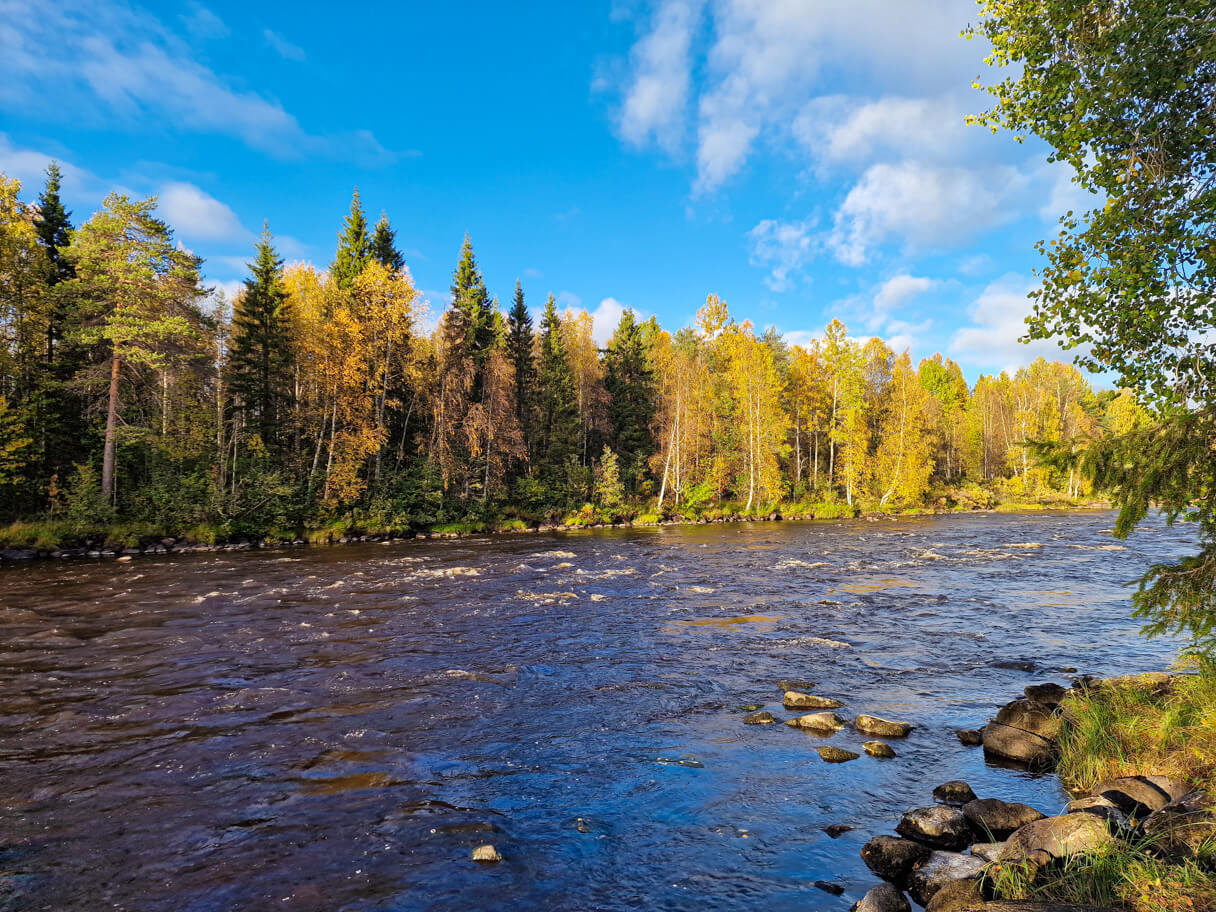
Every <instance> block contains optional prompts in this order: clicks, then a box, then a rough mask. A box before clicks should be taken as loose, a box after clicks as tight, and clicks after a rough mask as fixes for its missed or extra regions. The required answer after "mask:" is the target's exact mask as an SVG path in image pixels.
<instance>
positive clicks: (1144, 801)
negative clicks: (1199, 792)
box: [1090, 776, 1191, 817]
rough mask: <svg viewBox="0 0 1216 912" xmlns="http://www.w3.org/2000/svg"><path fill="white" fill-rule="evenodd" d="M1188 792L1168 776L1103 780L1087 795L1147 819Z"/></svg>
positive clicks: (1181, 784) (1134, 815)
mask: <svg viewBox="0 0 1216 912" xmlns="http://www.w3.org/2000/svg"><path fill="white" fill-rule="evenodd" d="M1190 790H1191V789H1190V786H1189V785H1187V784H1186V783H1185V782H1183V781H1182V780H1180V779H1174V778H1173V777H1171V776H1122V777H1120V778H1118V779H1104V780H1103V781H1101V782H1099V783H1098V784H1097V785H1095V786H1094V787H1093V788H1092V789H1091V790H1090V791H1091V792H1092V794H1094V795H1097V796H1100V797H1102V798H1105V799H1107V800H1108V801H1110V802H1112V803H1113V804H1114V805H1115V806H1116V807H1117V808H1119V810H1121V811H1122V812H1123V813H1125V814H1129V815H1131V816H1132V817H1147V816H1148V815H1149V814H1151V813H1152V812H1153V811H1159V810H1161V809H1162V808H1163V807H1165V806H1166V805H1167V804H1170V803H1171V802H1174V801H1177V800H1178V799H1180V798H1182V797H1183V796H1184V795H1186V794H1187V793H1188V792H1190Z"/></svg>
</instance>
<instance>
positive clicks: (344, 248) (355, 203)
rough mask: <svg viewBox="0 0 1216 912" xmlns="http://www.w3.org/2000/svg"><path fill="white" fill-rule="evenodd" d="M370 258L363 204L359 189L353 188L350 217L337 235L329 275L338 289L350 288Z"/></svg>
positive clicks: (369, 243) (370, 242) (370, 248)
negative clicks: (335, 251)
mask: <svg viewBox="0 0 1216 912" xmlns="http://www.w3.org/2000/svg"><path fill="white" fill-rule="evenodd" d="M371 258H372V241H371V238H370V237H368V234H367V216H366V215H364V214H363V203H362V201H361V200H360V199H359V188H358V187H356V188H355V192H354V195H353V196H352V197H351V201H350V215H348V216H347V217H346V220H345V221H344V222H343V223H342V231H341V232H339V233H338V251H337V253H336V254H335V255H334V262H333V265H332V266H330V267H329V271H330V274H331V275H332V276H333V278H334V281H335V282H337V283H338V287H339V288H350V286H351V283H353V282H354V281H355V279H356V277H358V275H359V273H361V272H362V271H363V267H364V266H366V265H367V264H368V262H369V261H370V260H371Z"/></svg>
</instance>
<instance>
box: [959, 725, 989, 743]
mask: <svg viewBox="0 0 1216 912" xmlns="http://www.w3.org/2000/svg"><path fill="white" fill-rule="evenodd" d="M954 736H955V737H956V738H958V740H959V743H960V744H962V745H963V747H979V746H980V745H981V744H983V743H984V733H983V732H981V731H979V730H978V729H975V728H960V729H958V730H957V731H955V733H954Z"/></svg>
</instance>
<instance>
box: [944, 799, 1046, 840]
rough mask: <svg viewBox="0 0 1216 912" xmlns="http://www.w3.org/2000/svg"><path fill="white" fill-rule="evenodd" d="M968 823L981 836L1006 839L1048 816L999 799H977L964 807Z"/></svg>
mask: <svg viewBox="0 0 1216 912" xmlns="http://www.w3.org/2000/svg"><path fill="white" fill-rule="evenodd" d="M963 814H964V816H966V818H967V821H968V822H969V823H970V824H971V826H972V828H974V830H975V832H976V833H978V834H979V835H981V836H984V835H987V834H991V836H992V838H993V839H1006V838H1008V837H1009V836H1011V835H1013V833H1014V831H1015V830H1020V829H1021V828H1022V827H1024V826H1026V824H1028V823H1034V822H1035V821H1036V820H1042V819H1043V818H1044V817H1046V816H1047V815H1046V814H1042V813H1040V812H1038V811H1036V810H1035V809H1034V808H1032V807H1030V806H1029V805H1025V804H1014V803H1010V802H1007V801H1001V800H1000V799H999V798H977V799H975V800H974V801H969V802H967V803H966V804H964V805H963Z"/></svg>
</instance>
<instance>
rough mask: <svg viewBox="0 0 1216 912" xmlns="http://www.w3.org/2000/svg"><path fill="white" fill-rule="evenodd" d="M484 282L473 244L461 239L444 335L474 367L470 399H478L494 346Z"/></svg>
mask: <svg viewBox="0 0 1216 912" xmlns="http://www.w3.org/2000/svg"><path fill="white" fill-rule="evenodd" d="M495 309H496V308H494V307H493V306H492V305H491V303H490V294H489V292H487V291H486V283H485V281H484V280H483V279H482V277H481V271H480V270H479V269H478V268H477V258H476V257H475V256H474V255H473V242H472V241H470V240H469V236H468V235H467V234H466V235H465V236H464V244H463V245H461V248H460V262H459V263H458V264H457V265H456V271H455V272H454V273H453V274H452V308H451V311H450V312H449V313H448V318H447V322H446V327H445V332H446V333H447V335H448V344H449V345H459V346H460V347H461V349H462V350H463V351H464V353H465V354H467V355H468V356H469V357H470V358H472V359H473V363H474V365H475V367H476V371H477V375H478V380H477V381H476V382H475V383H474V391H473V392H474V395H473V398H474V399H477V398H479V397H480V390H481V383H480V374H481V369H482V367H483V366H484V365H485V360H486V358H487V357H488V356H489V353H490V350H491V349H492V348H493V345H494V335H495V328H494V312H495Z"/></svg>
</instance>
